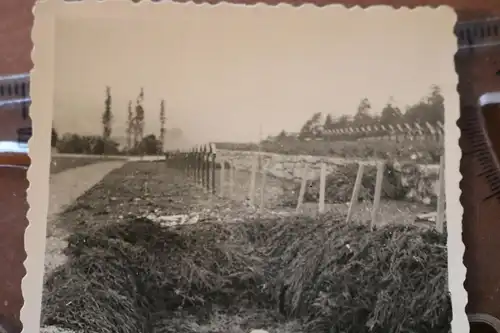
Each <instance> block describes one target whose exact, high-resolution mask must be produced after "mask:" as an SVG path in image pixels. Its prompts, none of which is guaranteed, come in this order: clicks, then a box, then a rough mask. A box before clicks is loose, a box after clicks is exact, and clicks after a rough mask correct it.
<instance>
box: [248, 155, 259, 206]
mask: <svg viewBox="0 0 500 333" xmlns="http://www.w3.org/2000/svg"><path fill="white" fill-rule="evenodd" d="M257 162H258V156H257V155H254V157H253V161H252V173H251V175H250V187H249V189H248V199H249V200H250V204H251V205H253V204H254V203H255V179H256V177H257Z"/></svg>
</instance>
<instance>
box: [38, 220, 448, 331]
mask: <svg viewBox="0 0 500 333" xmlns="http://www.w3.org/2000/svg"><path fill="white" fill-rule="evenodd" d="M343 220H344V218H337V217H332V216H323V217H321V218H320V219H316V220H313V219H307V218H303V217H280V218H279V217H277V218H273V219H267V220H257V219H253V220H248V221H247V222H243V223H242V222H238V223H225V224H222V223H198V224H194V225H185V226H181V227H171V228H163V227H160V226H158V225H157V224H155V223H153V222H151V221H149V220H147V219H130V220H127V221H124V222H119V223H113V224H108V225H107V226H104V227H102V226H101V227H92V228H89V229H88V230H86V231H79V232H77V233H75V234H73V235H72V236H71V237H69V239H68V241H69V244H68V248H67V250H66V251H67V254H68V255H69V260H68V262H67V263H66V264H65V265H64V266H62V267H61V268H59V269H58V270H56V271H55V272H54V273H53V274H52V275H51V276H49V277H48V279H47V282H46V286H45V293H44V299H43V302H44V304H43V305H44V306H43V313H42V321H43V324H44V325H56V326H59V327H64V328H67V329H71V330H74V331H85V332H120V333H122V332H123V333H132V332H133V333H137V332H179V333H201V332H212V333H232V332H235V333H236V332H238V333H239V332H240V331H238V330H237V329H236V328H234V329H233V328H231V329H230V326H227V325H219V329H216V328H215V326H217V325H215V326H214V325H212V324H210V322H212V323H213V321H214V320H215V319H214V318H215V317H214V316H216V315H217V314H221V313H222V314H223V315H224V316H226V317H225V318H226V319H225V320H226V321H227V318H228V316H229V317H230V318H233V319H232V320H234V318H236V317H235V316H236V314H237V313H247V314H248V313H249V311H250V310H249V309H255V308H258V309H260V310H261V311H265V312H266V313H267V314H268V318H271V317H273V316H281V317H284V318H288V321H297V320H298V321H300V322H301V323H302V329H303V330H302V331H303V332H311V333H312V332H315V333H322V332H325V333H326V332H332V331H333V332H347V333H350V332H353V333H354V332H356V333H359V332H375V333H378V332H380V333H382V332H384V333H385V332H396V333H399V332H409V331H418V332H430V331H432V332H435V333H439V332H446V333H448V330H449V323H450V319H451V306H450V301H449V297H448V294H447V290H448V288H447V285H446V281H447V253H446V236H445V235H439V234H436V233H435V232H433V231H422V230H421V229H417V228H416V227H415V228H413V227H402V226H386V227H383V228H381V229H378V230H375V231H370V230H369V229H368V228H367V227H366V226H362V225H357V224H350V225H346V224H345V223H343V222H340V221H343ZM245 309H246V310H245ZM235 312H236V314H235ZM179 313H182V316H180V315H179ZM254 313H255V312H254ZM179 318H181V319H179ZM182 318H184V319H185V318H191V319H190V320H189V322H188V321H187V320H183V319H182ZM275 321H276V320H275ZM246 322H247V324H245V325H246V326H244V325H243V324H241V325H240V328H241V329H242V330H243V331H248V329H249V328H250V327H248V326H249V325H248V320H247V321H246ZM188 324H189V325H188ZM207 325H208V326H209V327H212V328H211V329H207V327H208V326H207ZM269 325H270V324H269ZM253 328H264V329H266V327H253ZM276 332H278V331H276ZM288 332H292V331H288ZM297 332H298V331H297Z"/></svg>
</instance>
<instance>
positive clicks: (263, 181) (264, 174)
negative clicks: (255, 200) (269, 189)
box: [259, 161, 270, 213]
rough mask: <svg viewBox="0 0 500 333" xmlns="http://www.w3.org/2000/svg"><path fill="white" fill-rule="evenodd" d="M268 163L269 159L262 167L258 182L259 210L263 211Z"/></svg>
mask: <svg viewBox="0 0 500 333" xmlns="http://www.w3.org/2000/svg"><path fill="white" fill-rule="evenodd" d="M269 163H270V161H267V162H266V164H265V165H264V167H263V168H262V179H261V183H260V207H259V209H260V212H261V213H263V212H264V203H265V201H264V199H265V193H266V192H265V188H266V181H267V169H268V168H269Z"/></svg>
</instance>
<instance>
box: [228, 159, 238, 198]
mask: <svg viewBox="0 0 500 333" xmlns="http://www.w3.org/2000/svg"><path fill="white" fill-rule="evenodd" d="M228 172H229V196H230V197H231V198H232V197H233V194H234V176H235V173H236V167H235V166H234V164H233V163H231V164H230V165H229V170H228Z"/></svg>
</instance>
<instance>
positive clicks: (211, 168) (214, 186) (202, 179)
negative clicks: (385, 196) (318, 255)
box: [166, 145, 445, 232]
mask: <svg viewBox="0 0 500 333" xmlns="http://www.w3.org/2000/svg"><path fill="white" fill-rule="evenodd" d="M259 162H260V154H258V153H256V154H255V155H254V159H253V163H252V168H251V171H250V179H249V186H248V189H247V190H248V195H247V196H246V198H247V199H248V200H249V204H250V205H252V206H254V205H255V206H258V207H259V210H260V211H263V210H264V209H265V207H266V202H267V200H266V194H267V187H266V186H267V185H268V181H269V178H270V177H269V172H268V166H269V165H268V164H269V163H268V164H266V165H263V166H262V169H261V170H259V165H260V163H259ZM166 164H167V166H169V167H172V168H176V169H180V170H182V171H183V172H184V173H185V174H186V176H187V177H188V178H190V179H191V180H192V181H193V182H194V183H195V184H197V185H199V186H201V187H202V188H203V189H204V190H206V191H207V192H209V193H211V194H213V195H217V196H219V197H233V189H234V185H235V173H236V171H237V170H236V168H235V166H234V165H232V164H231V163H229V162H228V161H225V160H222V159H221V158H219V159H218V158H217V151H216V148H215V145H204V146H201V147H197V148H194V149H191V150H189V151H177V152H168V153H166ZM357 164H358V170H357V175H356V180H355V183H354V188H353V190H352V193H351V194H350V201H349V203H348V212H347V216H346V222H347V223H349V222H350V221H351V220H352V217H353V213H354V211H355V210H356V208H357V205H358V204H359V200H358V198H359V193H360V189H361V183H362V179H363V175H364V173H365V167H366V165H367V163H363V162H359V163H357ZM376 166H377V171H376V180H375V184H374V195H373V202H372V207H371V219H370V220H371V222H370V224H371V227H374V226H375V225H376V223H377V216H378V213H379V210H380V203H381V196H382V186H383V180H384V171H385V168H386V163H385V162H384V161H378V162H376ZM216 172H217V174H218V177H216ZM258 174H260V175H261V176H260V182H259V184H258V185H259V192H260V193H257V175H258ZM308 174H309V170H308V166H307V165H306V166H305V167H304V170H303V175H302V177H301V182H300V190H299V192H298V194H297V195H298V198H297V204H296V207H295V210H296V212H297V213H299V212H300V211H301V209H302V206H303V205H304V195H305V193H306V189H307V186H310V185H308V182H309V181H310V179H309V177H308ZM326 177H327V167H326V163H324V162H322V163H321V166H320V175H319V197H318V202H317V212H318V213H319V214H322V213H324V212H325V189H326ZM217 178H218V179H217ZM226 189H227V191H226ZM258 197H260V202H259V203H257V202H256V201H257V200H256V199H257V198H258ZM423 215H425V216H420V217H422V218H430V219H432V220H434V221H435V227H436V229H437V230H438V231H439V232H443V230H444V223H445V193H444V157H443V156H442V157H441V159H440V165H439V177H438V191H437V211H436V212H433V213H429V214H423Z"/></svg>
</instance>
